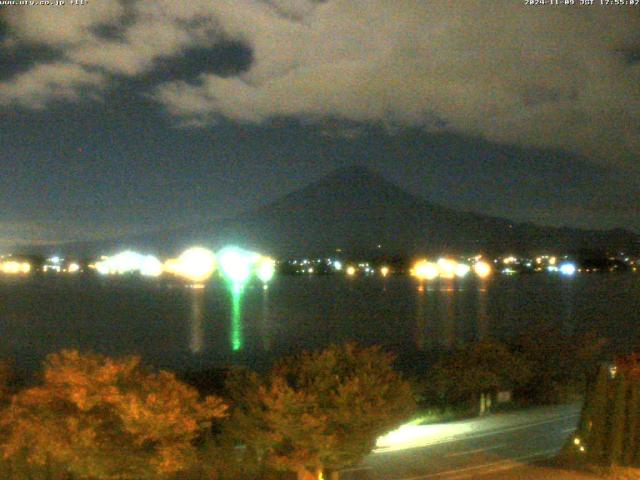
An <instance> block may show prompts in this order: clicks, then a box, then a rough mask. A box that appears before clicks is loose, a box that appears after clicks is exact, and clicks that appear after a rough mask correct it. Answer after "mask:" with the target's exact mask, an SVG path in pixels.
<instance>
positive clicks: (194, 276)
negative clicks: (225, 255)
mask: <svg viewBox="0 0 640 480" xmlns="http://www.w3.org/2000/svg"><path fill="white" fill-rule="evenodd" d="M164 269H165V270H166V271H167V272H170V273H173V274H174V275H178V276H180V277H183V278H186V279H187V280H190V281H192V282H194V283H200V282H204V281H206V280H208V279H209V278H210V277H211V275H213V272H215V270H216V256H215V255H214V254H213V252H212V251H211V250H207V249H206V248H202V247H192V248H189V249H187V250H185V251H184V252H182V254H181V255H180V256H179V257H178V258H172V259H169V260H167V261H166V262H165V264H164Z"/></svg>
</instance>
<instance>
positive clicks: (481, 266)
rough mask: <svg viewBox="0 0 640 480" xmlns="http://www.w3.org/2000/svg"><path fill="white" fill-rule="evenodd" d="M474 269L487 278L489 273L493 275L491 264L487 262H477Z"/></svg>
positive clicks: (477, 273)
mask: <svg viewBox="0 0 640 480" xmlns="http://www.w3.org/2000/svg"><path fill="white" fill-rule="evenodd" d="M473 271H474V272H475V274H476V275H477V276H479V277H480V278H487V277H488V276H489V275H491V265H489V264H488V263H487V262H476V263H475V264H474V265H473Z"/></svg>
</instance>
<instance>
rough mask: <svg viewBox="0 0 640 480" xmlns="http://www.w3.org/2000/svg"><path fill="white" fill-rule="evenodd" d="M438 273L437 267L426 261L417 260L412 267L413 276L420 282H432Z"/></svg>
mask: <svg viewBox="0 0 640 480" xmlns="http://www.w3.org/2000/svg"><path fill="white" fill-rule="evenodd" d="M439 273H440V272H439V269H438V266H437V265H436V264H435V263H432V262H429V261H427V260H419V261H417V262H416V263H415V264H414V266H413V276H415V277H417V278H419V279H420V280H433V279H434V278H436V277H437V276H438V275H439Z"/></svg>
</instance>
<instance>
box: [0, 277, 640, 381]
mask: <svg viewBox="0 0 640 480" xmlns="http://www.w3.org/2000/svg"><path fill="white" fill-rule="evenodd" d="M543 325H551V326H555V327H557V328H558V329H560V331H561V332H562V333H564V334H566V335H570V334H573V333H580V332H587V331H594V332H596V333H597V334H599V335H601V336H603V337H606V338H607V339H609V340H610V344H609V345H610V348H611V349H612V350H614V351H624V350H629V349H631V348H633V346H634V345H635V344H636V341H637V340H638V333H639V332H640V275H638V274H579V275H576V276H575V277H562V276H558V275H548V274H533V275H514V276H503V275H496V276H494V277H493V278H491V279H489V280H487V281H481V280H478V279H476V278H468V279H463V280H454V281H444V280H441V281H438V282H434V283H428V284H425V285H424V287H423V288H422V291H420V288H419V283H418V282H417V281H416V280H415V279H413V278H408V277H391V278H387V279H382V278H377V277H376V278H374V277H360V278H343V277H337V276H336V277H333V276H300V277H296V276H285V277H280V278H276V279H274V281H273V282H272V284H271V285H270V286H269V288H268V289H267V290H264V289H263V288H262V286H261V285H260V284H258V283H255V284H249V285H247V286H246V287H245V288H244V289H242V290H237V291H235V292H234V291H232V289H230V288H227V285H226V284H224V283H223V282H222V281H220V280H217V281H214V282H211V284H210V285H208V286H207V288H205V289H202V290H197V289H189V288H185V287H182V286H178V285H170V284H167V283H162V282H157V281H147V280H144V279H109V278H93V277H81V276H78V277H64V276H51V277H46V276H32V277H28V278H10V277H3V278H0V356H1V357H11V358H13V359H14V361H15V363H16V364H17V366H18V367H19V368H20V369H26V370H33V369H34V368H37V366H38V364H39V362H40V361H41V360H42V359H43V357H44V356H45V355H46V354H47V353H50V352H54V351H57V350H60V349H62V348H78V349H82V350H92V351H97V352H102V353H106V354H111V355H121V354H131V353H135V354H139V355H141V356H142V357H143V358H144V359H145V361H147V362H149V363H150V364H152V365H155V366H161V367H167V368H174V369H179V370H181V369H197V368H208V367H213V366H223V365H227V364H230V363H243V364H248V365H251V366H253V367H258V368H259V367H260V366H261V365H264V364H266V363H268V362H269V361H270V360H271V359H273V358H274V357H278V356H280V355H282V354H284V353H288V352H295V351H299V350H300V349H303V348H318V347H322V346H325V345H327V344H329V343H341V342H346V341H349V340H354V341H357V342H359V343H361V344H366V345H369V344H381V345H383V346H385V347H386V348H387V349H389V350H392V351H395V352H397V353H399V354H401V355H405V356H406V355H411V354H414V353H416V352H418V353H419V352H423V351H428V350H430V349H437V348H442V347H444V348H446V347H451V346H454V345H459V344H464V343H465V342H469V341H472V340H474V339H481V338H487V337H489V336H495V337H498V338H507V337H509V336H513V335H517V334H520V333H523V332H527V331H532V330H536V329H537V328H539V327H540V326H543ZM541 340H542V339H541Z"/></svg>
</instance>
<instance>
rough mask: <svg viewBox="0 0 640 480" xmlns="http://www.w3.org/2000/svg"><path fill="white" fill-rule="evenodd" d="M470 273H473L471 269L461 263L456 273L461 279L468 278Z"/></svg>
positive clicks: (457, 266)
mask: <svg viewBox="0 0 640 480" xmlns="http://www.w3.org/2000/svg"><path fill="white" fill-rule="evenodd" d="M470 271H471V267H470V266H469V265H467V264H466V263H459V264H458V265H456V269H455V272H456V276H457V277H459V278H463V277H466V276H467V274H468V273H469V272H470Z"/></svg>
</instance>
